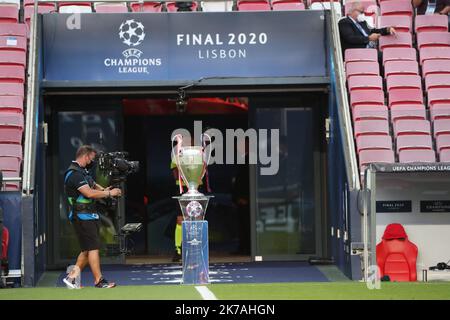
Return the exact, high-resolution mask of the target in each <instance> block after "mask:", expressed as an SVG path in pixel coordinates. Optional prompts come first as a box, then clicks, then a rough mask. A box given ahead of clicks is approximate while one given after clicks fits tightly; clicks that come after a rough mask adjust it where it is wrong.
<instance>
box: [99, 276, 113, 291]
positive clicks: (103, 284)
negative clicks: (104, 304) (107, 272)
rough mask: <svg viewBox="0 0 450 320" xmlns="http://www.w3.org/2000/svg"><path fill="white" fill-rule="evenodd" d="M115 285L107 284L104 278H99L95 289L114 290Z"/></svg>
mask: <svg viewBox="0 0 450 320" xmlns="http://www.w3.org/2000/svg"><path fill="white" fill-rule="evenodd" d="M115 286H116V284H115V283H114V282H108V280H106V279H105V278H101V279H100V281H99V282H98V283H97V284H96V285H95V287H96V288H104V289H109V288H114V287H115Z"/></svg>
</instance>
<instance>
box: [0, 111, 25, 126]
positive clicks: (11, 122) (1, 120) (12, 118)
mask: <svg viewBox="0 0 450 320" xmlns="http://www.w3.org/2000/svg"><path fill="white" fill-rule="evenodd" d="M0 127H2V128H5V127H11V128H20V129H22V130H23V114H21V113H12V112H11V113H10V112H8V113H6V112H1V113H0Z"/></svg>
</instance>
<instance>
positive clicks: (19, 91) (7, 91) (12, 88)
mask: <svg viewBox="0 0 450 320" xmlns="http://www.w3.org/2000/svg"><path fill="white" fill-rule="evenodd" d="M23 90H24V89H23V83H1V82H0V96H19V97H22V98H23V96H24V91H23Z"/></svg>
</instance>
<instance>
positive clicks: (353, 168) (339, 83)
mask: <svg viewBox="0 0 450 320" xmlns="http://www.w3.org/2000/svg"><path fill="white" fill-rule="evenodd" d="M330 29H331V38H332V41H333V46H332V50H333V54H332V56H333V64H334V71H335V75H336V89H337V90H336V91H337V100H338V116H339V124H340V129H341V138H342V144H343V149H344V150H343V152H344V159H345V171H346V174H347V181H348V185H349V189H350V190H351V191H353V190H360V189H361V183H360V176H359V168H358V161H357V158H356V152H355V141H354V139H353V126H352V119H351V116H350V107H349V103H348V98H347V89H346V86H345V82H346V81H345V69H344V59H343V57H342V48H341V40H340V36H339V26H338V17H337V14H336V10H335V8H334V6H331V28H330Z"/></svg>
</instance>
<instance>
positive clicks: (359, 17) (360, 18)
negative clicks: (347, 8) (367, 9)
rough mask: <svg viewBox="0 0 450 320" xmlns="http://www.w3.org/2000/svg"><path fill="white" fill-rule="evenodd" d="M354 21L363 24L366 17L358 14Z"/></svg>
mask: <svg viewBox="0 0 450 320" xmlns="http://www.w3.org/2000/svg"><path fill="white" fill-rule="evenodd" d="M356 19H357V20H358V22H364V21H366V16H365V15H364V13H360V14H358V17H357V18H356Z"/></svg>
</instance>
